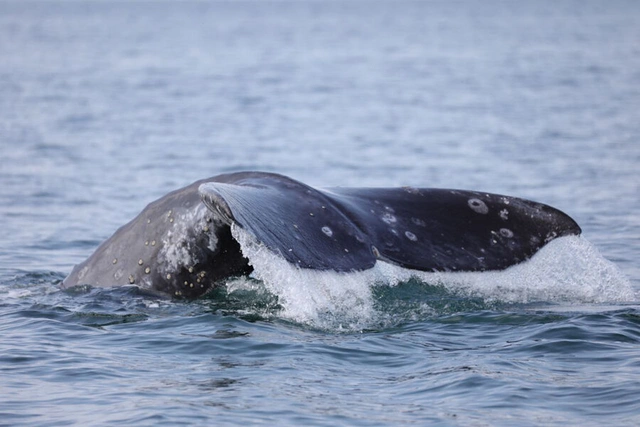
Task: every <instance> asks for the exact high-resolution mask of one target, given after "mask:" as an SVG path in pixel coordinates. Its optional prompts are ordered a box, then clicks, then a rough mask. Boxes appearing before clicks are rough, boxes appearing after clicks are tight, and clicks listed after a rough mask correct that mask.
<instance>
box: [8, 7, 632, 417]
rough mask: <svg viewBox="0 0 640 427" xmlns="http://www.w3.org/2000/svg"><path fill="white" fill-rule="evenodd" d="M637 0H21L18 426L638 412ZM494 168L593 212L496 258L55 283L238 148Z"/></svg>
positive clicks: (488, 177) (500, 185) (447, 172)
mask: <svg viewBox="0 0 640 427" xmlns="http://www.w3.org/2000/svg"><path fill="white" fill-rule="evenodd" d="M639 19H640V3H638V2H634V1H609V2H597V1H570V0H563V1H544V0H543V1H536V2H508V1H493V0H491V1H482V2H479V1H478V2H474V1H461V2H439V1H403V0H400V1H328V2H324V1H304V0H303V1H293V0H291V1H287V0H284V1H276V0H274V1H251V0H249V1H240V2H232V1H228V2H227V1H157V2H156V1H131V2H112V1H99V0H97V1H90V0H86V1H83V0H76V1H72V0H67V1H63V0H58V1H56V0H50V1H17V0H16V1H7V0H3V1H0V220H1V222H2V227H1V228H0V337H1V339H0V425H11V426H13V425H33V426H35V425H37V426H54V425H83V426H84V425H126V426H145V425H153V426H156V425H171V426H174V425H205V424H215V425H246V424H259V423H269V424H277V425H331V426H334V425H362V426H365V425H366V426H370V425H403V424H411V425H416V424H417V425H430V424H433V425H474V426H475V425H492V426H496V425H503V426H510V425H522V426H527V425H531V426H533V425H536V426H537V425H558V426H559V425H562V426H566V425H603V424H606V425H619V426H624V425H627V426H635V425H637V424H638V423H639V422H640V399H638V395H639V394H640V393H639V392H640V385H639V384H640V297H639V294H638V292H639V291H640V265H639V264H638V259H640V244H639V242H640V216H639V215H638V214H637V212H638V211H639V209H640V198H639V197H638V194H640V191H639V190H640V172H638V170H639V169H638V164H639V162H640V144H639V141H640V120H639V119H640V116H639V115H638V111H640V71H639V70H640V43H639V41H640V25H638V21H639ZM238 170H265V171H273V172H279V173H283V174H286V175H289V176H291V177H293V178H295V179H299V180H301V181H303V182H305V183H308V184H310V185H314V186H386V187H388V186H402V185H411V186H416V187H444V188H463V189H472V190H482V191H487V192H493V193H502V194H508V195H512V196H519V197H524V198H528V199H533V200H536V201H540V202H543V203H547V204H550V205H552V206H555V207H557V208H559V209H561V210H563V211H565V212H567V213H568V214H569V215H570V216H572V217H573V218H574V219H576V221H577V222H578V223H579V224H580V225H581V227H582V229H583V235H582V236H580V237H569V238H562V239H558V240H556V241H553V242H551V244H549V245H547V246H546V247H545V248H543V249H542V250H541V251H540V252H539V253H538V254H537V255H536V256H535V257H534V258H533V259H531V260H530V261H528V262H526V263H523V264H520V265H517V266H514V267H512V268H510V269H508V270H506V271H503V272H490V273H455V274H454V273H448V274H444V273H438V274H435V273H420V272H415V271H409V270H405V269H401V268H399V267H397V266H393V265H389V264H384V263H378V264H377V265H376V267H375V268H374V269H372V270H369V271H365V272H360V273H350V274H345V273H330V272H311V271H307V270H298V269H295V268H292V267H291V266H290V265H288V264H287V263H286V262H284V261H283V260H282V259H280V258H278V257H277V256H275V255H274V254H272V253H270V252H269V251H268V250H266V249H265V248H264V247H262V246H261V245H260V244H259V242H255V241H253V240H252V238H251V236H250V235H246V234H243V231H242V230H241V229H235V230H234V233H235V235H236V237H237V238H238V239H239V240H240V241H241V242H242V243H243V250H244V251H245V252H246V254H247V255H248V256H250V258H251V260H252V263H253V264H254V268H255V272H254V274H253V275H251V276H250V277H239V278H230V279H229V280H228V281H227V283H226V284H225V286H224V287H221V288H219V289H216V290H214V291H213V292H211V293H210V294H209V295H207V296H206V297H203V298H201V299H198V300H196V301H179V300H172V299H169V298H164V297H162V296H158V295H155V294H153V293H150V292H148V291H146V290H144V289H139V288H136V287H120V288H114V289H100V288H91V287H76V288H72V289H69V290H64V291H63V290H61V289H60V287H59V285H60V282H61V280H62V279H63V278H64V277H65V276H66V275H67V274H68V273H69V272H70V271H71V269H72V267H73V265H75V264H77V263H79V262H81V261H82V260H84V259H85V258H86V257H87V256H89V255H90V254H91V252H92V251H93V250H94V249H95V248H96V247H97V245H98V244H99V243H100V242H102V241H103V240H104V239H106V238H107V237H109V236H110V235H111V234H112V233H113V232H114V231H115V230H116V229H117V228H118V227H119V226H121V225H123V224H124V223H126V222H127V221H129V220H130V219H131V218H133V217H134V216H135V215H136V214H137V213H138V212H139V211H140V210H142V209H143V208H144V206H146V204H148V203H150V202H151V201H153V200H155V199H157V198H159V197H161V196H162V195H164V194H166V193H167V192H169V191H171V190H174V189H176V188H180V187H182V186H184V185H187V184H190V183H191V182H193V181H195V180H197V179H201V178H205V177H209V176H213V175H216V174H219V173H223V172H229V171H238Z"/></svg>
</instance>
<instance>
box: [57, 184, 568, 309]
mask: <svg viewBox="0 0 640 427" xmlns="http://www.w3.org/2000/svg"><path fill="white" fill-rule="evenodd" d="M232 224H233V225H234V226H237V227H240V228H242V229H244V230H245V231H247V232H249V233H250V234H251V235H252V236H253V237H254V238H255V239H256V240H257V241H258V242H259V243H261V244H263V245H265V246H266V247H267V248H269V249H270V250H271V251H272V252H274V253H276V254H278V255H279V256H281V257H283V258H284V259H286V260H287V261H288V262H290V263H292V264H294V265H296V266H298V267H299V268H307V269H315V270H334V271H340V272H345V271H360V270H366V269H369V268H372V267H373V266H374V265H375V263H376V262H377V260H382V261H385V262H389V263H393V264H397V265H400V266H402V267H406V268H410V269H415V270H421V271H488V270H502V269H505V268H507V267H510V266H512V265H515V264H518V263H520V262H522V261H525V260H527V259H529V258H530V257H531V256H533V255H534V254H535V253H536V252H537V251H538V250H539V249H540V248H541V247H543V246H544V245H545V244H546V243H548V242H549V241H551V240H553V239H555V238H557V237H560V236H566V235H578V234H580V232H581V230H580V227H579V226H578V224H576V222H575V221H574V220H573V219H571V218H570V217H569V216H567V215H566V214H564V213H563V212H561V211H559V210H557V209H555V208H552V207H550V206H547V205H544V204H540V203H536V202H532V201H528V200H524V199H519V198H515V197H508V196H501V195H496V194H489V193H480V192H474V191H464V190H444V189H430V188H410V187H403V188H329V189H314V188H312V187H309V186H307V185H305V184H303V183H301V182H298V181H295V180H293V179H291V178H288V177H286V176H282V175H277V174H271V173H263V172H240V173H233V174H224V175H218V176H216V177H213V178H209V179H205V180H202V181H197V182H195V183H193V184H191V185H189V186H187V187H185V188H182V189H180V190H176V191H174V192H172V193H169V194H167V195H166V196H164V197H162V198H161V199H159V200H157V201H155V202H153V203H151V204H149V206H147V207H146V208H145V209H144V210H143V211H142V212H141V213H140V214H139V215H138V216H137V217H136V218H134V219H133V220H132V221H131V222H129V223H128V224H126V225H124V226H123V227H121V228H120V229H119V230H118V231H116V233H115V234H114V235H113V236H111V237H110V238H109V239H107V240H106V241H105V242H104V243H102V244H101V245H100V246H99V247H98V248H97V249H96V251H95V252H94V253H93V255H91V256H90V257H89V258H88V259H87V260H86V261H84V262H82V263H81V264H79V265H77V266H76V267H75V268H74V269H73V271H72V272H71V274H70V275H69V276H68V277H67V278H66V279H65V280H64V282H63V286H64V287H70V286H75V285H80V284H88V285H93V286H118V285H126V284H135V285H139V286H141V287H144V288H148V289H153V290H156V291H160V292H162V293H166V294H170V295H173V296H177V297H186V298H195V297H198V296H200V295H202V294H204V293H205V292H207V291H208V290H209V289H211V288H212V287H215V286H216V285H219V284H221V283H224V281H225V280H226V279H228V278H229V277H233V276H240V275H246V274H250V273H251V271H252V267H251V265H250V261H249V260H248V259H246V258H245V257H244V256H243V254H242V250H241V247H240V244H239V243H238V242H237V241H236V240H235V239H234V238H233V235H232V233H231V226H232Z"/></svg>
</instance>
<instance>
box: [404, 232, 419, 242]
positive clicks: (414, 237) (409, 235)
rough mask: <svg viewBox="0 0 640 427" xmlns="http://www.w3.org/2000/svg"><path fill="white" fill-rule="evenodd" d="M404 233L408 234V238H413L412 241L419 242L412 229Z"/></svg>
mask: <svg viewBox="0 0 640 427" xmlns="http://www.w3.org/2000/svg"><path fill="white" fill-rule="evenodd" d="M404 235H405V236H407V239H409V240H411V241H412V242H417V241H418V238H417V237H416V235H415V234H413V233H412V232H410V231H405V232H404Z"/></svg>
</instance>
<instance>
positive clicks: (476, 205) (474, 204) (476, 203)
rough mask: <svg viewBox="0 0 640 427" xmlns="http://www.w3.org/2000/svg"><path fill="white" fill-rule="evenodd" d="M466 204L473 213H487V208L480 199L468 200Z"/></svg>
mask: <svg viewBox="0 0 640 427" xmlns="http://www.w3.org/2000/svg"><path fill="white" fill-rule="evenodd" d="M467 203H468V204H469V207H470V208H471V209H473V211H474V212H477V213H479V214H483V215H485V214H487V213H488V212H489V208H488V207H487V205H486V204H485V202H483V201H482V200H480V199H469V201H468V202H467Z"/></svg>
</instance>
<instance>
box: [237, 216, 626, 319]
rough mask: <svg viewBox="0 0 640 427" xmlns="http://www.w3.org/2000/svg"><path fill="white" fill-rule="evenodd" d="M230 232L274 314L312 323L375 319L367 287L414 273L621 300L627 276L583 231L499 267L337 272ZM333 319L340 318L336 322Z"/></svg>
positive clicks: (517, 299)
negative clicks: (272, 302)
mask: <svg viewBox="0 0 640 427" xmlns="http://www.w3.org/2000/svg"><path fill="white" fill-rule="evenodd" d="M232 233H233V236H234V238H236V239H237V240H238V241H239V242H240V245H241V247H242V251H243V254H244V255H245V256H246V257H247V258H248V259H249V262H250V263H251V265H252V266H253V267H254V272H253V273H252V274H253V277H254V278H256V279H258V280H260V281H262V282H263V283H264V285H265V286H266V288H267V289H268V290H269V291H270V292H272V293H273V294H275V295H276V296H277V297H278V301H279V303H280V305H281V306H282V307H283V311H282V313H281V315H282V316H283V317H285V318H289V319H291V320H293V321H296V322H301V323H307V324H312V325H315V326H319V327H325V326H327V327H331V328H335V327H336V326H338V327H340V326H342V327H344V328H346V329H350V330H352V329H357V328H361V327H366V326H367V325H370V324H371V322H374V323H375V322H376V320H378V319H377V317H378V315H379V313H377V312H376V309H375V301H374V297H373V292H372V289H373V286H380V285H382V286H396V285H397V284H399V283H404V282H407V281H409V280H411V279H417V280H419V281H421V282H423V283H426V284H430V285H438V286H442V287H444V288H445V289H446V290H447V291H448V292H450V293H452V294H454V295H457V296H463V297H470V298H482V299H483V300H485V301H487V302H489V303H491V302H503V303H514V304H517V303H533V302H552V303H563V304H585V303H593V304H601V303H628V302H633V301H635V300H636V296H635V295H634V292H633V289H632V287H631V284H630V282H629V281H628V280H627V279H626V278H625V277H624V275H623V274H622V273H621V272H620V270H618V268H617V267H616V266H615V265H614V264H613V263H611V262H609V261H607V260H606V259H604V258H603V257H602V256H601V255H600V254H599V252H598V251H597V249H596V248H595V247H594V246H593V245H591V244H590V243H589V242H588V241H587V240H586V239H584V238H582V237H563V238H559V239H556V240H554V241H552V242H550V243H549V244H547V245H546V246H545V247H544V248H542V249H541V250H540V251H539V252H538V254H536V255H535V256H534V257H533V258H532V259H531V260H529V261H527V262H524V263H522V264H518V265H515V266H513V267H510V268H508V269H506V270H504V271H495V272H494V271H492V272H482V273H427V272H421V271H415V270H409V269H405V268H402V267H398V266H395V265H391V264H388V263H385V262H377V263H376V265H375V267H374V268H372V269H370V270H365V271H359V272H350V273H338V272H333V271H316V270H309V269H303V268H299V267H296V266H294V265H292V264H290V263H288V262H287V261H285V259H284V258H282V257H281V256H279V255H277V254H274V253H273V252H272V251H270V250H269V249H267V248H266V247H265V246H264V245H263V244H261V243H259V242H257V241H256V240H255V239H254V238H253V236H252V235H250V234H249V233H248V232H246V231H245V230H243V229H241V228H240V227H237V226H232ZM336 320H337V321H338V322H339V325H336V324H335V322H336Z"/></svg>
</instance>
